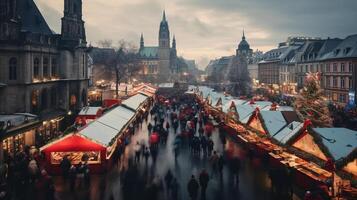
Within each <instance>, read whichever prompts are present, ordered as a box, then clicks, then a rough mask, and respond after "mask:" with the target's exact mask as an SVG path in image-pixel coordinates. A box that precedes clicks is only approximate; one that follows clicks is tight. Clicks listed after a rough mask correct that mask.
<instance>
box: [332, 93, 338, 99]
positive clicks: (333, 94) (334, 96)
mask: <svg viewBox="0 0 357 200" xmlns="http://www.w3.org/2000/svg"><path fill="white" fill-rule="evenodd" d="M332 100H333V101H337V93H332Z"/></svg>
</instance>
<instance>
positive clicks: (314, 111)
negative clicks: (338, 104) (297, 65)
mask: <svg viewBox="0 0 357 200" xmlns="http://www.w3.org/2000/svg"><path fill="white" fill-rule="evenodd" d="M294 106H295V110H296V111H297V113H298V115H299V117H300V118H302V119H310V120H311V122H312V124H313V125H315V126H318V127H330V126H331V124H332V119H331V117H330V112H329V109H328V107H327V102H326V99H325V98H324V96H323V91H322V89H321V87H320V73H319V72H317V73H307V77H306V80H305V86H304V88H303V89H302V90H301V91H300V94H299V95H298V96H297V97H296V100H295V103H294Z"/></svg>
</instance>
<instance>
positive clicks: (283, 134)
mask: <svg viewBox="0 0 357 200" xmlns="http://www.w3.org/2000/svg"><path fill="white" fill-rule="evenodd" d="M303 126H304V123H301V122H296V121H293V122H291V123H290V124H288V125H287V126H285V127H284V128H283V129H282V130H281V131H279V132H278V133H277V134H275V135H273V138H274V139H275V140H277V141H279V142H280V143H282V144H286V143H287V142H288V141H289V140H290V139H291V138H292V137H294V136H295V135H296V134H297V133H298V132H299V131H300V130H301V128H302V127H303Z"/></svg>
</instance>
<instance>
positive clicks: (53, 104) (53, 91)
mask: <svg viewBox="0 0 357 200" xmlns="http://www.w3.org/2000/svg"><path fill="white" fill-rule="evenodd" d="M56 105H57V88H55V87H53V88H52V89H51V107H53V108H55V107H56Z"/></svg>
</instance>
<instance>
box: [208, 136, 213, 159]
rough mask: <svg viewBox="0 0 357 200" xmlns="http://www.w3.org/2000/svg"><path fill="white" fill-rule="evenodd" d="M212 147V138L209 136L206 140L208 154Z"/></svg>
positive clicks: (209, 154) (210, 152)
mask: <svg viewBox="0 0 357 200" xmlns="http://www.w3.org/2000/svg"><path fill="white" fill-rule="evenodd" d="M213 147H214V143H213V140H212V139H211V138H209V139H208V141H207V150H208V156H211V155H212V151H213Z"/></svg>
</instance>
